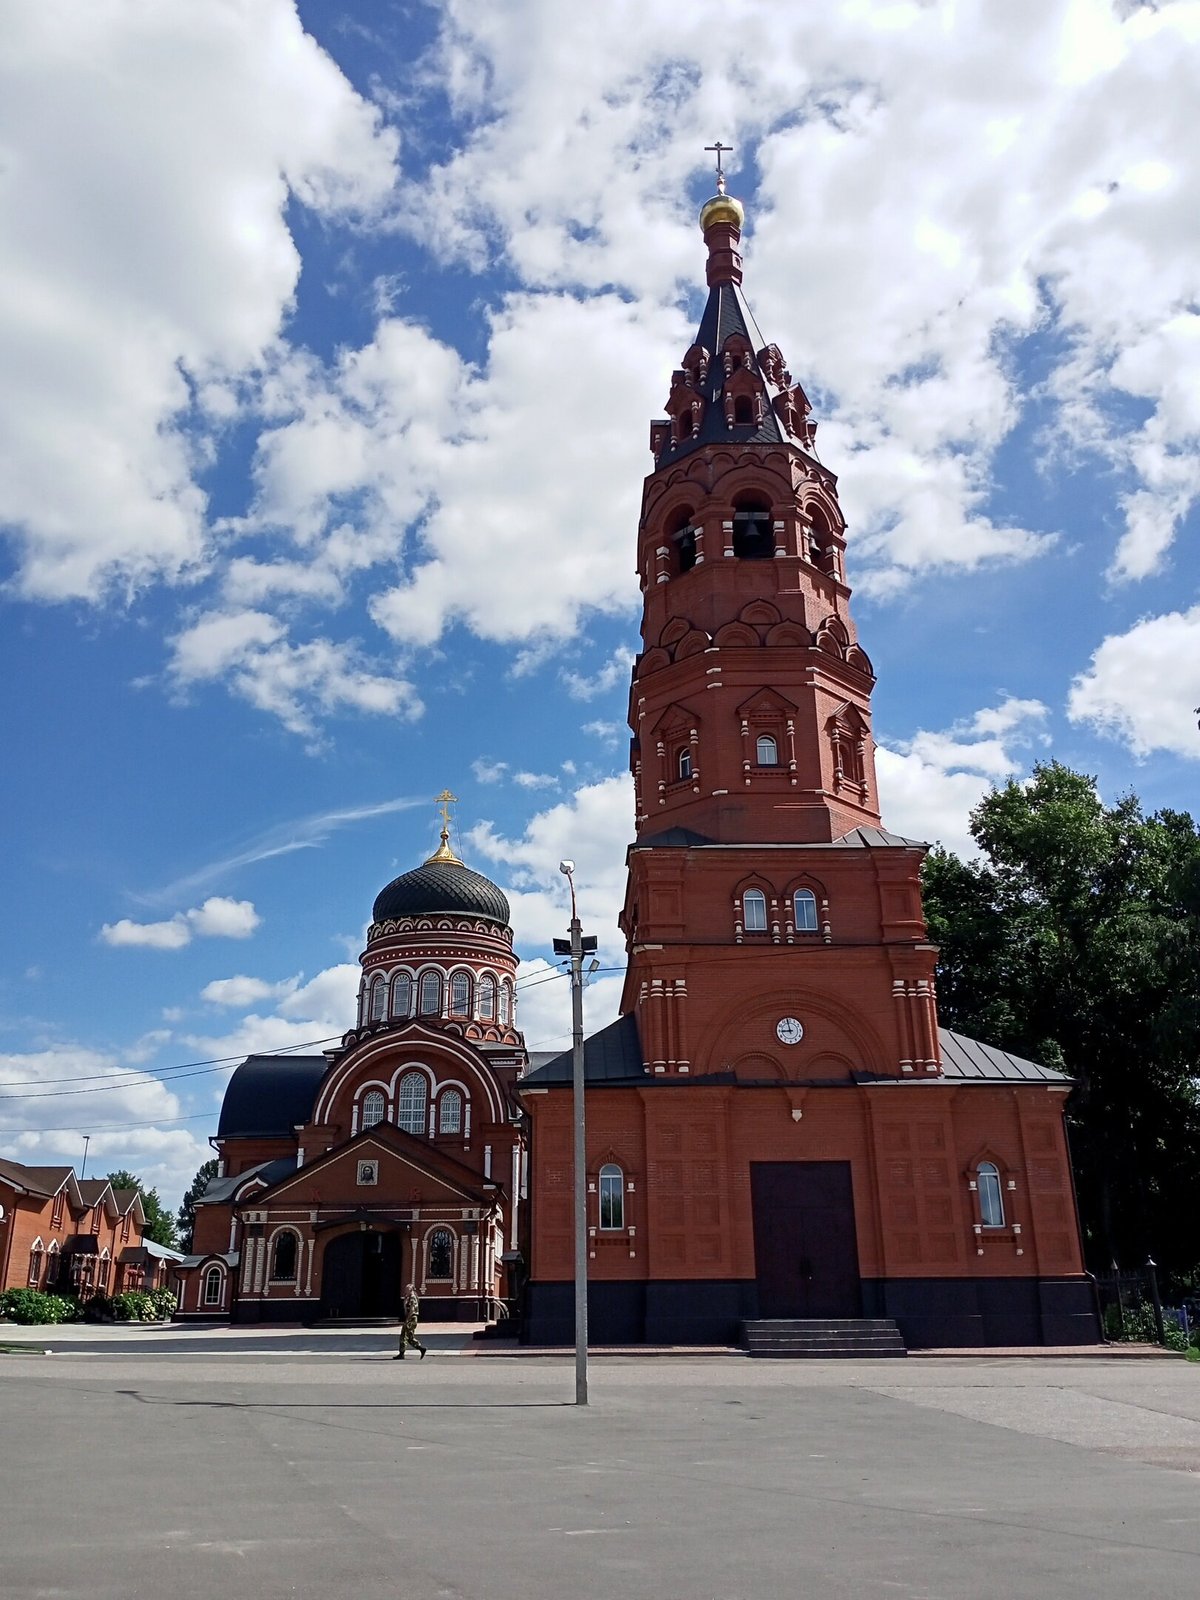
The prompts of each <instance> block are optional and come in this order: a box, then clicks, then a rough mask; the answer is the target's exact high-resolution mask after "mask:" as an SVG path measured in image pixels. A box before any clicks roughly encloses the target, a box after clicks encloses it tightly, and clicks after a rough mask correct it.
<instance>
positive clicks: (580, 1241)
mask: <svg viewBox="0 0 1200 1600" xmlns="http://www.w3.org/2000/svg"><path fill="white" fill-rule="evenodd" d="M558 870H559V871H560V872H561V873H562V874H563V876H564V877H565V878H566V880H567V882H568V884H569V885H570V887H571V926H570V929H569V932H570V935H571V937H570V938H569V939H555V941H554V953H555V955H560V956H570V958H571V1081H572V1085H573V1088H574V1095H573V1100H572V1121H573V1123H574V1133H575V1404H576V1405H577V1406H585V1405H587V1403H588V1356H587V1347H588V1333H587V1264H588V1231H587V1138H586V1131H587V1130H586V1126H585V1123H584V1114H583V958H584V955H585V954H586V953H589V952H591V951H594V950H595V948H596V940H595V939H594V938H590V939H585V938H584V936H583V928H582V926H581V925H580V921H579V911H578V908H577V906H576V903H575V878H574V872H575V863H574V862H573V861H560V862H559V864H558Z"/></svg>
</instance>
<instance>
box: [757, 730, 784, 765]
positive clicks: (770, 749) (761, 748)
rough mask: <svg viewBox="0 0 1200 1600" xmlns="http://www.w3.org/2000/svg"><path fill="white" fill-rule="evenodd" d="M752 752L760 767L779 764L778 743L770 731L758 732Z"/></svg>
mask: <svg viewBox="0 0 1200 1600" xmlns="http://www.w3.org/2000/svg"><path fill="white" fill-rule="evenodd" d="M754 753H755V756H756V757H757V759H758V764H759V766H760V767H777V766H778V765H779V745H778V744H777V742H776V740H775V735H774V734H772V733H760V734H759V736H758V738H757V739H756V740H755V741H754Z"/></svg>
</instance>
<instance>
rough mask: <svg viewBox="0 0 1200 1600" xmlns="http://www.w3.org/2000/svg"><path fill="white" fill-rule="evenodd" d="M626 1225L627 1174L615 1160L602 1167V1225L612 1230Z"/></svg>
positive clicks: (604, 1228)
mask: <svg viewBox="0 0 1200 1600" xmlns="http://www.w3.org/2000/svg"><path fill="white" fill-rule="evenodd" d="M624 1226H625V1176H624V1174H623V1173H622V1171H621V1169H620V1167H618V1166H617V1165H616V1164H615V1163H614V1162H612V1161H609V1162H606V1163H605V1165H604V1166H602V1167H601V1168H600V1227H601V1229H602V1230H605V1231H609V1232H611V1231H612V1230H613V1229H614V1228H623V1227H624Z"/></svg>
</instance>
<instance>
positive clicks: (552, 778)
mask: <svg viewBox="0 0 1200 1600" xmlns="http://www.w3.org/2000/svg"><path fill="white" fill-rule="evenodd" d="M512 781H513V782H514V783H515V784H516V786H517V788H518V789H556V788H557V787H558V774H557V773H555V772H514V773H513V775H512Z"/></svg>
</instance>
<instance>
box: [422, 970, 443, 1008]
mask: <svg viewBox="0 0 1200 1600" xmlns="http://www.w3.org/2000/svg"><path fill="white" fill-rule="evenodd" d="M441 1009H442V975H441V973H440V972H432V971H430V972H423V973H422V974H421V987H420V990H419V994H418V1001H417V1010H418V1011H419V1012H420V1013H421V1015H422V1016H423V1017H436V1016H437V1015H438V1014H439V1012H440V1011H441Z"/></svg>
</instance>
